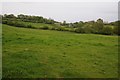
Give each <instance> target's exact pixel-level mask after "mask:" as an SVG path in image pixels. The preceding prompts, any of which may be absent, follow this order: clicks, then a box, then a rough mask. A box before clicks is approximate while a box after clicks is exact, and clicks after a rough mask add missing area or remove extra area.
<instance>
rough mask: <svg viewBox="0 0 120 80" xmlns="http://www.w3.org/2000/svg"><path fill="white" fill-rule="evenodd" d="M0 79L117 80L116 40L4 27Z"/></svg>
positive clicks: (116, 38)
mask: <svg viewBox="0 0 120 80" xmlns="http://www.w3.org/2000/svg"><path fill="white" fill-rule="evenodd" d="M2 27H3V53H2V56H3V57H2V58H3V73H2V74H3V78H46V77H47V78H116V77H118V74H117V71H118V43H117V41H118V37H117V36H105V35H97V34H77V33H72V32H60V31H52V30H36V29H27V28H17V27H12V26H8V25H3V26H2Z"/></svg>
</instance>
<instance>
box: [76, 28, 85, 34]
mask: <svg viewBox="0 0 120 80" xmlns="http://www.w3.org/2000/svg"><path fill="white" fill-rule="evenodd" d="M75 32H76V33H85V30H84V28H83V27H79V28H76V29H75Z"/></svg>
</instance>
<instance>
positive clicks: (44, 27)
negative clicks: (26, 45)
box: [41, 26, 49, 30]
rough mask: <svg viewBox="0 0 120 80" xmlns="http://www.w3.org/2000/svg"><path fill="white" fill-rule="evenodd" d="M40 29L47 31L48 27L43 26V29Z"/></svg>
mask: <svg viewBox="0 0 120 80" xmlns="http://www.w3.org/2000/svg"><path fill="white" fill-rule="evenodd" d="M41 29H44V30H47V29H49V27H48V26H43V27H41Z"/></svg>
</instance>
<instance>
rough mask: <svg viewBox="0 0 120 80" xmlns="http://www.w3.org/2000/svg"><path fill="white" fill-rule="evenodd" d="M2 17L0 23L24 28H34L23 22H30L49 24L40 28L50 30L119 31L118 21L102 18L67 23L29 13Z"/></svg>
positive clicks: (111, 33) (77, 31)
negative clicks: (107, 20)
mask: <svg viewBox="0 0 120 80" xmlns="http://www.w3.org/2000/svg"><path fill="white" fill-rule="evenodd" d="M0 16H1V17H2V23H3V24H8V25H11V26H16V27H25V28H35V27H34V26H33V25H30V24H25V22H32V23H44V24H49V25H51V26H52V27H49V26H42V27H41V28H40V29H44V30H47V29H50V30H58V31H70V32H76V33H94V34H104V35H113V34H117V35H120V33H119V29H120V28H119V27H118V26H119V25H120V21H115V22H111V23H108V22H107V23H106V22H104V21H103V19H100V18H99V19H97V20H96V21H88V22H83V21H79V22H74V23H67V22H66V21H63V22H57V21H54V20H53V19H51V18H49V19H47V18H43V17H42V16H31V15H23V14H20V15H18V16H14V15H13V14H9V15H7V14H5V15H0ZM36 29H37V28H36Z"/></svg>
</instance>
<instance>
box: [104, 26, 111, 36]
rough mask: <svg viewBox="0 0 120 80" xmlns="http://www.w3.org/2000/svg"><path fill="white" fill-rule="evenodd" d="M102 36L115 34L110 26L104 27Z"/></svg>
mask: <svg viewBox="0 0 120 80" xmlns="http://www.w3.org/2000/svg"><path fill="white" fill-rule="evenodd" d="M102 34H105V35H112V34H113V29H112V27H109V26H106V27H104V28H103V30H102Z"/></svg>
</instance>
